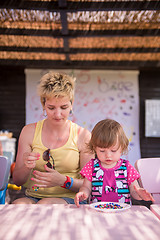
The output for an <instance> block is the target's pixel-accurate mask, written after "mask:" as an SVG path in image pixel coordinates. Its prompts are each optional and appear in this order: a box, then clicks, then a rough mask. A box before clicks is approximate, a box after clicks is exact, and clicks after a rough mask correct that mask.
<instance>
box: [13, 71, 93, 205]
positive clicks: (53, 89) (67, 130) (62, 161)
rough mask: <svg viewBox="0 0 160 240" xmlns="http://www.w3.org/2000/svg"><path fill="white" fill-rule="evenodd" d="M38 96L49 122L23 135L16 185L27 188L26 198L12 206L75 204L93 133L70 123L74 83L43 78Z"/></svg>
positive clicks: (53, 75)
mask: <svg viewBox="0 0 160 240" xmlns="http://www.w3.org/2000/svg"><path fill="white" fill-rule="evenodd" d="M38 93H39V95H40V99H41V103H42V107H43V111H44V112H46V119H44V120H42V121H39V122H37V123H36V124H35V123H32V124H29V125H27V126H24V128H23V129H22V131H21V134H20V137H19V143H18V152H17V157H16V165H15V169H14V172H13V181H14V183H15V184H16V185H18V186H20V185H24V186H25V187H26V197H25V198H21V199H16V200H15V201H14V202H13V203H14V204H17V203H25V204H34V203H38V204H48V203H50V204H55V203H58V204H64V203H66V202H67V203H72V204H74V197H75V194H76V192H78V190H79V188H80V187H81V185H82V183H83V180H82V179H81V177H80V174H79V171H80V169H81V168H82V167H83V166H84V165H85V164H86V163H87V162H88V161H89V160H90V158H91V157H93V156H91V155H90V154H88V153H86V143H87V142H88V141H89V140H90V132H89V131H88V130H86V129H84V128H82V127H80V126H78V125H77V124H75V123H73V122H72V121H69V120H68V117H69V114H70V112H72V105H73V98H74V79H73V78H72V77H70V76H68V75H65V74H60V73H55V72H49V73H47V74H45V75H44V76H43V77H42V79H41V81H40V84H39V86H38ZM46 161H47V162H46Z"/></svg>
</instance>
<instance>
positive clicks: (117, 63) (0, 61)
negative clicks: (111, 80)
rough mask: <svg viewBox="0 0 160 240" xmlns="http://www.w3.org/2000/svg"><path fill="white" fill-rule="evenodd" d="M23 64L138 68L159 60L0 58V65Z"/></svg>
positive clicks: (26, 66) (90, 67) (87, 67)
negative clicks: (68, 60) (69, 60)
mask: <svg viewBox="0 0 160 240" xmlns="http://www.w3.org/2000/svg"><path fill="white" fill-rule="evenodd" d="M1 65H8V66H23V67H24V68H48V69H49V68H50V69H60V68H61V69H63V68H75V69H124V70H127V69H130V70H133V69H135V70H136V69H140V68H146V69H148V68H158V69H159V67H160V61H71V62H67V61H52V60H17V59H0V66H1Z"/></svg>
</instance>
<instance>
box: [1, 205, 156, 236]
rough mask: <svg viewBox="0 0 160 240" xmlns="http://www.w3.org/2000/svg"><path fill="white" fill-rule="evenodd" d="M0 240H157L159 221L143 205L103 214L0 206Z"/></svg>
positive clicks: (85, 208) (72, 207)
mask: <svg viewBox="0 0 160 240" xmlns="http://www.w3.org/2000/svg"><path fill="white" fill-rule="evenodd" d="M0 226H1V227H0V239H1V240H51V239H58V240H98V239H100V240H107V239H109V240H112V239H114V240H132V239H137V240H143V239H144V240H159V239H160V221H159V219H158V218H157V217H156V216H155V215H154V214H153V213H152V211H150V210H149V209H148V208H146V207H144V206H132V207H131V208H130V209H127V210H124V211H121V212H115V213H104V212H99V211H96V210H94V209H91V208H90V207H89V205H81V206H80V208H77V207H76V206H75V205H62V204H59V205H57V204H55V205H38V204H33V205H24V204H19V205H13V204H7V205H0Z"/></svg>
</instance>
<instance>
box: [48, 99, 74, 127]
mask: <svg viewBox="0 0 160 240" xmlns="http://www.w3.org/2000/svg"><path fill="white" fill-rule="evenodd" d="M71 108H72V104H71V101H70V99H69V97H58V98H56V97H53V98H50V99H46V101H45V110H46V113H47V117H48V119H50V120H51V121H52V122H54V123H56V124H61V123H64V122H65V121H66V120H67V119H68V116H69V112H70V110H71Z"/></svg>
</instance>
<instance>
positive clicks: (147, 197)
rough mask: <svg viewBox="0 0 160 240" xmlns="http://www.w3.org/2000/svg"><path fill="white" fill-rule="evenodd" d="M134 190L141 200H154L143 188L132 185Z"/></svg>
mask: <svg viewBox="0 0 160 240" xmlns="http://www.w3.org/2000/svg"><path fill="white" fill-rule="evenodd" d="M134 190H135V191H136V193H137V194H138V196H139V197H140V198H141V199H142V200H145V201H152V202H154V201H155V200H154V198H153V197H152V195H151V194H150V193H149V192H148V191H147V190H145V189H144V188H137V187H136V186H135V185H134Z"/></svg>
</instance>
